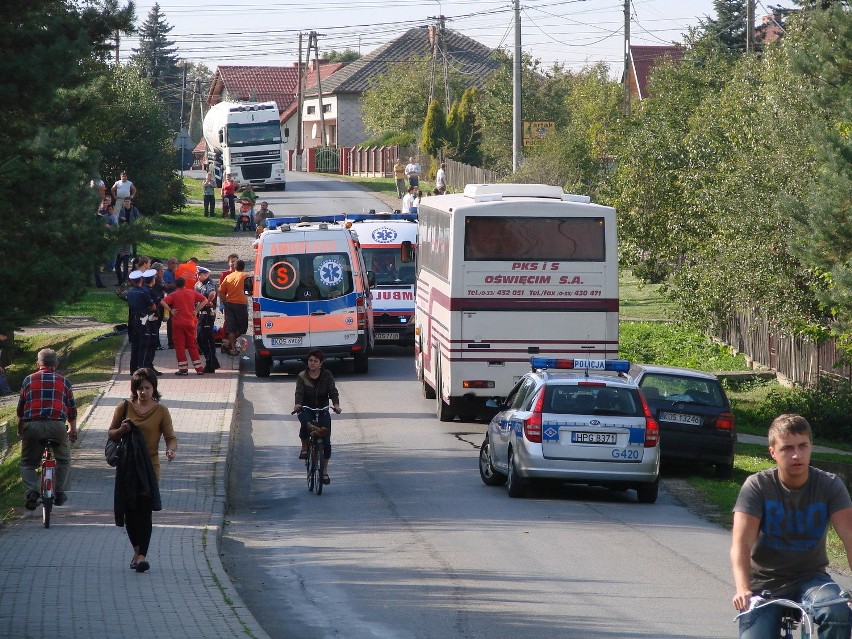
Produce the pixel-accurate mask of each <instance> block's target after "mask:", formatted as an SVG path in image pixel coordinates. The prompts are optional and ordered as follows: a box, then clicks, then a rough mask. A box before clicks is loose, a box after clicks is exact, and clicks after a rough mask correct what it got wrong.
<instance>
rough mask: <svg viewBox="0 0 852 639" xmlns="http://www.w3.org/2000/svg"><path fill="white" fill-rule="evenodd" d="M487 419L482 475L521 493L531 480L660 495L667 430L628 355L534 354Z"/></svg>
mask: <svg viewBox="0 0 852 639" xmlns="http://www.w3.org/2000/svg"><path fill="white" fill-rule="evenodd" d="M530 364H531V367H532V371H531V372H529V373H527V374H526V375H524V376H523V377H522V378H521V379H520V381H519V382H518V383H517V384H516V385H515V387H514V388H513V389H512V391H511V392H510V393H509V395H508V396H507V397H506V399H505V400H502V401H499V402H498V401H497V400H489V401H490V403H491V404H493V405H492V406H491V407H492V408H497V409H498V411H499V412H498V413H497V414H496V415H495V416H494V418H493V419H492V420H491V422H490V423H489V424H488V432H487V433H486V435H485V440H484V441H483V442H482V447H481V448H480V453H479V473H480V476H481V477H482V481H483V482H485V484H487V485H488V486H501V485H504V484H505V485H506V487H507V488H508V492H509V496H510V497H521V496H523V495H524V494H525V492H526V487H527V485H528V484H529V483H530V481H532V480H538V479H542V480H545V479H548V480H561V481H564V482H569V483H578V484H588V485H593V486H606V487H609V488H613V489H617V490H624V489H635V490H636V494H637V496H638V499H639V501H640V502H641V503H646V504H650V503H654V502H655V501H656V500H657V491H658V487H659V474H660V446H659V441H660V427H659V424H658V423H657V421H656V419H655V418H654V417H653V416H652V415H651V411H650V409H649V408H648V404H647V403H646V401H645V398H644V397H643V395H642V393H641V392H640V391H639V387H638V386H637V385H636V384H635V383H634V382H633V381H632V380H629V379H626V378H624V377H621V376H620V375H621V374H623V373H626V372H627V371H628V369H629V368H630V362H627V361H624V360H590V359H551V358H543V357H532V358H531V359H530Z"/></svg>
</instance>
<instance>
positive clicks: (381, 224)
mask: <svg viewBox="0 0 852 639" xmlns="http://www.w3.org/2000/svg"><path fill="white" fill-rule="evenodd" d="M346 225H347V226H348V227H349V228H351V229H352V230H354V231H356V232H357V233H358V237H359V238H360V240H361V249H362V250H363V252H364V261H365V262H366V264H367V269H368V270H369V271H370V272H371V273H373V274H374V275H375V280H376V286H375V287H374V288H373V291H372V292H373V317H374V321H375V327H376V343H377V344H390V345H397V346H413V345H414V294H415V284H416V275H415V255H414V247H415V246H416V244H417V215H416V214H410V213H375V212H370V213H363V214H350V215H347V216H346Z"/></svg>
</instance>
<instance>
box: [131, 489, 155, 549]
mask: <svg viewBox="0 0 852 639" xmlns="http://www.w3.org/2000/svg"><path fill="white" fill-rule="evenodd" d="M124 528H125V529H126V530H127V536H128V538H129V539H130V545H131V546H134V547H136V546H138V547H139V554H140V555H147V554H148V546H150V545H151V532H152V531H153V530H154V517H153V511H152V510H151V497H146V496H143V495H137V496H136V509H135V510H127V511H125V513H124Z"/></svg>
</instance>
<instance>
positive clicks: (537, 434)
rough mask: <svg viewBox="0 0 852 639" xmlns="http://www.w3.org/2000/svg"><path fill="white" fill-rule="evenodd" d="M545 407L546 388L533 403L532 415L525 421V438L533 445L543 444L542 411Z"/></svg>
mask: <svg viewBox="0 0 852 639" xmlns="http://www.w3.org/2000/svg"><path fill="white" fill-rule="evenodd" d="M543 406H544V388H542V389H541V390H540V391H539V392H538V397H536V399H535V402H534V403H533V408H532V415H530V416H529V417H527V418H526V419H525V420H524V437H526V438H527V441H529V442H532V443H533V444H540V443H541V421H542V420H541V409H542V407H543Z"/></svg>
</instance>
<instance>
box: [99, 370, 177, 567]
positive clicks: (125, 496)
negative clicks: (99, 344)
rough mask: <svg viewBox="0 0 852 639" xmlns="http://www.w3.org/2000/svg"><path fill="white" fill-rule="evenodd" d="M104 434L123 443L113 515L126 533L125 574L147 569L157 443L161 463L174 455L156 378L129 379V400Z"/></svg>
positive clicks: (156, 499) (155, 503) (145, 373)
mask: <svg viewBox="0 0 852 639" xmlns="http://www.w3.org/2000/svg"><path fill="white" fill-rule="evenodd" d="M107 435H108V437H109V438H110V439H112V440H114V441H115V440H119V439H122V438H125V442H126V444H127V445H126V446H125V448H124V453H123V454H122V456H121V457H120V458H119V461H118V465H117V466H116V468H115V492H114V495H113V511H114V514H115V525H116V526H119V527H123V528H124V529H125V530H126V531H127V537H128V538H129V539H130V545H131V546H132V547H133V556H132V557H131V559H130V569H131V570H135V571H136V572H145V571H147V570H149V569H150V567H151V565H150V563H149V562H148V548H149V546H150V544H151V534H152V532H153V529H154V526H153V512H154V511H159V510H162V501H161V499H160V455H159V452H160V451H159V447H160V438H162V439H164V440H165V442H166V459H168V460H169V461H172V460H173V459H174V458H175V455H176V454H177V445H178V440H177V437H175V431H174V426H173V424H172V416H171V414H169V409H168V408H166V407H165V406H163V405H162V404H161V403H160V393H159V391H158V390H157V376H156V375H155V374H154V372H153V371H151V370H149V369H147V368H140V369H139V370H138V371H136V372H135V373H133V376H132V377H131V378H130V399H129V400H125V401H123V402H121V403H119V405H118V406H116V407H115V412H114V413H113V415H112V422H111V423H110V426H109V431H108V432H107Z"/></svg>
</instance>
